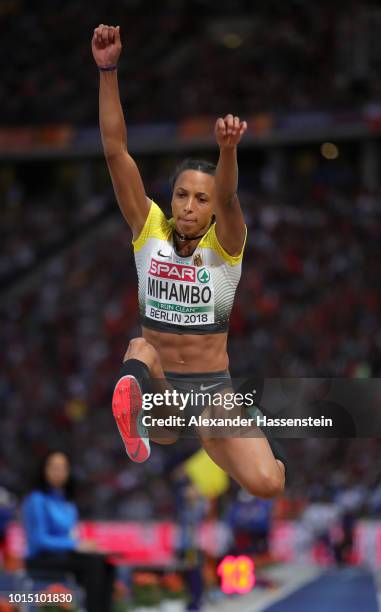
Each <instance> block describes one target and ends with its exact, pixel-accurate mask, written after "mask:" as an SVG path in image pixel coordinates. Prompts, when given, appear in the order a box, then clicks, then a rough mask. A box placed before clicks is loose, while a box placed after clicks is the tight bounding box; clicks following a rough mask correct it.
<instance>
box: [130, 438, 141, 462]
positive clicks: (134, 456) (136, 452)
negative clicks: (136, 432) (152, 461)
mask: <svg viewBox="0 0 381 612" xmlns="http://www.w3.org/2000/svg"><path fill="white" fill-rule="evenodd" d="M141 443H142V441H141V440H139V442H138V447H137V449H136V451H135V452H134V453H132V455H131V457H132V458H133V459H136V457H137V456H138V454H139V451H140V445H141Z"/></svg>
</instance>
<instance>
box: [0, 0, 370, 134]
mask: <svg viewBox="0 0 381 612" xmlns="http://www.w3.org/2000/svg"><path fill="white" fill-rule="evenodd" d="M0 19H1V21H2V32H3V44H4V48H5V49H7V48H9V49H12V61H9V57H8V56H7V55H6V54H3V56H2V58H1V59H0V66H1V74H2V79H1V83H0V106H1V109H2V115H1V122H2V124H4V125H6V124H15V125H19V124H20V123H23V124H28V125H30V124H47V123H70V124H75V125H83V126H85V125H96V124H97V116H98V110H97V103H98V102H97V87H98V83H97V72H96V68H95V66H94V62H93V59H92V56H91V50H90V40H91V37H92V32H93V29H94V27H96V26H97V25H98V24H99V23H106V24H111V25H117V24H119V25H120V26H121V34H122V41H123V55H122V60H121V62H120V77H121V96H122V101H123V105H124V107H125V109H126V110H127V111H128V115H129V119H130V121H132V122H141V121H155V120H163V121H165V120H169V121H171V120H177V119H181V118H182V117H184V116H188V115H195V114H198V115H202V114H212V115H215V114H218V115H220V114H224V113H227V112H229V111H231V110H233V109H234V112H236V113H238V114H242V115H250V114H252V113H256V112H262V111H280V112H283V111H285V110H287V109H291V110H303V109H320V108H329V109H332V108H333V109H340V110H345V109H351V108H353V107H356V106H358V105H361V104H363V103H365V102H367V101H369V100H373V101H380V98H381V79H380V63H381V45H380V42H379V41H380V37H379V27H380V12H379V6H378V3H377V2H376V1H375V0H366V1H363V0H361V1H360V0H354V1H353V2H351V3H350V4H349V5H348V3H347V2H343V1H340V0H339V1H336V2H334V3H328V4H327V3H311V2H309V1H308V0H293V1H292V2H287V3H282V2H279V1H278V0H269V1H268V2H266V3H259V4H256V5H255V6H254V5H253V3H251V2H248V1H247V0H238V1H236V2H234V3H231V2H219V3H218V5H217V4H216V3H215V2H212V1H211V0H176V1H174V0H165V1H163V2H160V3H152V2H148V0H123V1H122V2H121V1H119V0H118V1H117V0H109V1H108V2H106V1H105V0H97V1H96V2H93V3H92V5H91V11H87V10H84V8H83V3H81V2H77V1H75V0H67V2H65V3H62V2H60V1H59V0H49V1H48V0H43V1H41V2H39V3H38V6H36V4H35V3H33V2H29V1H28V0H8V1H7V2H4V3H2V4H1V7H0ZM16 40H17V41H20V42H19V43H18V44H15V43H14V41H16ZM20 75H22V78H20ZM152 92H154V96H155V109H154V112H153V111H152V103H151V100H152Z"/></svg>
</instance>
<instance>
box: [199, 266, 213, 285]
mask: <svg viewBox="0 0 381 612" xmlns="http://www.w3.org/2000/svg"><path fill="white" fill-rule="evenodd" d="M197 278H198V280H199V282H200V283H202V284H205V283H208V282H209V280H210V272H209V271H208V270H207V269H206V268H201V270H199V271H198V272H197Z"/></svg>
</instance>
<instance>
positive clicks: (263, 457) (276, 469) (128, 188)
mask: <svg viewBox="0 0 381 612" xmlns="http://www.w3.org/2000/svg"><path fill="white" fill-rule="evenodd" d="M121 49H122V45H121V41H120V31H119V26H118V27H112V26H107V25H103V24H101V25H99V26H98V27H97V28H95V30H94V35H93V39H92V52H93V56H94V59H95V62H96V64H97V66H98V68H99V75H100V86H99V118H100V129H101V135H102V143H103V149H104V154H105V158H106V161H107V164H108V168H109V171H110V175H111V179H112V183H113V186H114V191H115V195H116V198H117V200H118V203H119V206H120V208H121V211H122V214H123V216H124V218H125V219H126V221H127V223H128V225H129V226H130V228H131V230H132V235H133V240H132V243H133V247H134V255H135V262H136V267H137V272H138V279H139V307H140V314H141V320H142V337H140V338H135V339H133V340H131V342H130V343H129V346H128V349H127V352H126V355H125V357H124V362H123V366H122V370H121V376H120V379H119V381H118V383H117V385H116V388H115V391H114V396H113V413H114V417H115V419H116V422H117V425H118V428H119V432H120V434H121V436H122V439H123V441H124V444H125V447H126V451H127V454H128V455H129V457H130V458H131V459H132V460H134V461H137V462H141V461H145V460H146V459H147V458H148V457H149V454H150V447H149V438H148V434H147V430H146V429H145V428H144V427H143V426H142V422H143V418H142V389H143V391H145V389H147V388H148V387H149V385H150V384H152V382H153V379H154V380H155V381H158V380H161V381H162V383H164V385H166V388H172V389H177V390H187V391H189V389H190V386H189V385H190V384H191V387H192V388H193V389H194V387H195V385H194V379H195V378H197V379H200V377H202V382H201V383H200V382H199V383H198V385H197V388H198V390H201V391H207V390H208V391H209V392H210V391H211V390H212V392H213V393H216V392H217V391H226V389H230V391H231V390H232V386H231V380H230V376H229V371H228V364H229V360H228V355H227V333H228V322H229V315H230V311H231V308H232V305H233V300H234V294H235V290H236V287H237V284H238V281H239V278H240V275H241V262H242V256H243V250H244V245H245V239H246V226H245V223H244V219H243V215H242V211H241V207H240V203H239V200H238V197H237V185H238V166H237V145H238V143H239V142H240V140H241V138H242V136H243V134H244V133H245V131H246V128H247V125H246V122H241V121H240V119H239V117H234V116H233V115H227V116H226V117H225V118H224V119H222V118H220V119H218V120H217V122H216V125H215V136H216V141H217V144H218V146H219V159H218V164H217V167H214V166H213V165H212V164H209V163H208V162H202V161H201V162H199V161H197V160H196V161H195V160H185V162H183V163H182V164H181V165H180V166H179V167H178V168H177V171H176V173H175V176H174V178H173V195H172V214H173V217H172V219H170V220H167V219H166V217H165V215H164V213H163V212H162V211H161V209H160V208H159V207H158V206H157V204H155V203H154V202H153V201H152V200H151V199H150V198H148V197H147V196H146V193H145V189H144V186H143V182H142V179H141V176H140V173H139V170H138V168H137V166H136V163H135V161H134V160H133V158H132V157H131V155H130V153H129V151H128V145H127V131H126V126H125V121H124V116H123V111H122V107H121V103H120V96H119V88H118V77H117V63H118V60H119V56H120V53H121ZM201 373H202V374H201ZM163 410H165V408H163ZM206 413H207V411H206V412H205V411H203V415H204V414H206ZM169 429H171V428H169ZM196 429H197V434H198V436H199V438H200V441H201V444H202V446H203V447H204V449H205V450H206V452H207V453H208V454H209V456H210V457H211V458H212V460H213V461H214V462H215V463H216V464H218V465H219V466H220V467H221V468H222V469H223V470H225V471H226V472H227V473H228V474H230V476H231V477H232V478H234V479H235V480H236V481H237V482H238V483H239V484H240V485H241V486H242V487H243V488H245V489H246V490H248V491H249V492H250V493H252V494H253V495H257V496H261V497H274V496H275V495H277V494H279V493H281V492H282V491H283V489H284V484H285V465H284V461H282V460H281V458H280V457H279V458H276V457H275V456H274V454H273V451H272V449H271V446H270V444H269V442H268V440H267V438H266V437H265V435H264V434H263V432H262V431H261V430H260V429H259V428H258V429H257V432H256V437H226V436H217V435H216V436H214V435H213V434H211V433H210V429H208V428H206V429H203V428H202V427H200V428H196ZM167 431H168V438H163V437H162V436H161V437H160V436H153V435H151V439H154V440H155V441H156V442H159V443H170V442H173V441H174V440H175V439H176V437H177V434H176V433H175V432H174V431H169V430H167ZM274 452H275V451H274ZM275 454H276V453H275Z"/></svg>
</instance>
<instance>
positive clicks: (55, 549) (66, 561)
mask: <svg viewBox="0 0 381 612" xmlns="http://www.w3.org/2000/svg"><path fill="white" fill-rule="evenodd" d="M70 469H71V468H70V463H69V458H68V456H67V455H66V454H65V453H63V452H61V451H51V452H49V453H48V454H47V455H46V457H44V460H43V461H42V464H41V469H40V474H39V478H38V482H37V483H36V487H35V489H34V490H33V491H32V492H31V493H30V494H29V495H28V496H27V497H26V499H25V501H24V504H23V521H24V527H25V532H26V538H27V546H28V552H27V558H26V567H27V569H28V570H30V571H33V570H58V571H62V572H63V573H64V572H72V573H73V574H74V575H75V576H76V578H77V579H78V581H79V582H80V583H81V584H82V585H83V586H84V588H85V590H86V607H87V610H88V612H111V598H112V586H113V579H114V567H113V566H112V565H111V564H109V563H108V562H107V561H106V558H105V556H104V555H102V554H100V553H97V552H95V547H94V545H93V543H92V542H86V541H80V540H79V539H78V535H76V533H75V530H76V528H77V521H78V511H77V508H76V506H75V504H74V501H73V480H72V477H71V474H70Z"/></svg>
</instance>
